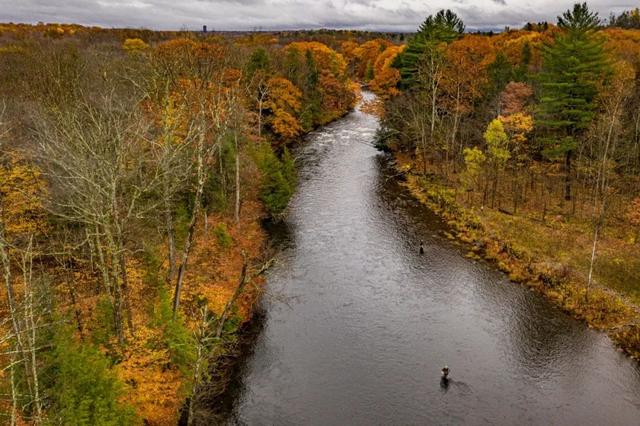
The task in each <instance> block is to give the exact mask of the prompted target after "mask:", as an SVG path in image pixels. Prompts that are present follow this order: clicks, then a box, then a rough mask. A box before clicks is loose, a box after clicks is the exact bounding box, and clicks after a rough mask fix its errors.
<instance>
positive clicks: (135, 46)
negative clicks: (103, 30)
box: [122, 38, 149, 52]
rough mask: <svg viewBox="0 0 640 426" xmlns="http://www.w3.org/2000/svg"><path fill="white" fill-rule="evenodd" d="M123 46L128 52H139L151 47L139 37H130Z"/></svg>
mask: <svg viewBox="0 0 640 426" xmlns="http://www.w3.org/2000/svg"><path fill="white" fill-rule="evenodd" d="M122 48H123V49H124V50H126V51H127V52H139V51H142V50H146V49H148V48H149V45H148V44H147V43H145V42H144V40H141V39H139V38H128V39H126V40H125V41H124V43H123V45H122Z"/></svg>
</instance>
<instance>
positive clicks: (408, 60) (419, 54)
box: [393, 9, 464, 88]
mask: <svg viewBox="0 0 640 426" xmlns="http://www.w3.org/2000/svg"><path fill="white" fill-rule="evenodd" d="M462 33H464V23H463V22H462V20H461V19H460V18H459V17H458V16H457V15H456V14H455V13H454V12H452V11H451V10H449V9H447V10H440V11H439V12H438V13H436V14H435V15H429V17H427V19H425V21H424V22H423V23H422V24H421V25H420V27H419V28H418V33H417V34H416V35H415V36H414V37H413V38H412V39H411V40H409V43H407V48H406V49H405V50H404V51H403V52H402V53H401V54H400V55H398V56H397V58H396V60H395V61H394V63H393V66H394V67H395V68H397V69H398V70H399V71H400V78H401V80H400V86H401V87H404V88H409V87H411V86H413V85H414V84H415V76H416V74H417V72H418V69H419V66H420V65H419V64H420V62H421V61H423V60H424V59H425V55H429V54H433V52H435V51H436V49H435V47H436V46H437V45H439V44H441V43H450V42H452V41H454V40H456V39H458V38H459V37H460V36H461V35H462Z"/></svg>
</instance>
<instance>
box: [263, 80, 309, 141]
mask: <svg viewBox="0 0 640 426" xmlns="http://www.w3.org/2000/svg"><path fill="white" fill-rule="evenodd" d="M267 86H268V88H269V90H268V93H267V97H266V100H265V102H264V108H265V109H267V110H270V111H271V114H272V116H271V119H270V124H271V129H272V130H273V132H274V133H275V134H277V135H279V136H281V137H283V138H285V139H291V138H294V137H296V136H298V135H299V134H300V133H301V132H302V127H300V123H299V122H298V119H297V118H296V117H295V114H296V113H297V112H299V111H300V108H301V107H302V104H301V102H300V101H301V98H302V92H300V90H299V89H298V88H297V87H296V86H295V85H294V84H293V83H291V82H290V81H289V80H287V79H286V78H282V77H273V78H271V79H269V81H268V82H267Z"/></svg>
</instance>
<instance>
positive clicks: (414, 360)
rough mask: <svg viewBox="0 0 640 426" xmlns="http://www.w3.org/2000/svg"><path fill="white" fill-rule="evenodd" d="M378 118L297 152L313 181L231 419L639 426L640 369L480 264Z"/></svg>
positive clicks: (321, 134)
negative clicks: (406, 171)
mask: <svg viewBox="0 0 640 426" xmlns="http://www.w3.org/2000/svg"><path fill="white" fill-rule="evenodd" d="M365 96H366V97H367V98H370V97H371V95H370V94H366V93H365ZM377 125H378V122H377V120H376V118H375V117H373V116H371V115H369V114H366V113H364V112H362V111H360V110H359V109H356V110H355V111H354V112H352V113H350V114H349V115H347V116H346V117H344V118H343V119H341V120H338V121H337V122H335V123H333V124H331V125H328V126H326V127H325V128H323V129H321V130H320V131H317V132H315V133H313V134H311V135H310V136H309V138H308V141H307V143H306V144H305V146H304V147H303V148H302V149H301V150H300V151H299V152H298V153H297V155H298V157H299V160H300V162H301V170H300V183H299V188H298V191H297V194H296V195H295V197H294V198H293V200H292V203H291V208H290V213H289V214H288V217H287V219H286V221H285V224H284V230H283V231H282V232H281V233H284V234H285V237H284V242H283V248H282V250H281V253H280V255H279V258H278V262H277V264H276V266H275V267H274V268H273V269H272V270H271V271H270V273H269V275H268V280H267V281H268V282H267V289H268V290H267V295H266V296H265V300H264V303H263V305H264V312H265V315H264V319H263V320H262V321H263V322H262V324H261V327H260V332H259V333H258V334H257V336H256V337H255V341H254V342H253V344H252V345H251V349H250V351H249V353H248V355H247V356H246V357H245V358H244V359H243V360H241V365H240V367H239V372H238V373H237V377H236V379H235V383H234V386H233V389H234V390H233V395H234V402H233V406H232V408H231V412H230V413H229V418H228V423H229V424H247V425H413V424H416V425H424V424H505V425H509V424H541V425H548V424H557V425H564V424H566V425H573V424H582V425H591V424H593V425H604V424H607V425H638V424H640V368H639V367H638V365H637V364H636V363H635V362H633V361H631V360H630V359H628V358H626V357H625V356H623V355H622V354H620V353H619V352H617V351H616V350H615V348H614V347H613V346H612V344H611V342H610V340H609V339H608V338H607V336H606V335H604V334H602V333H598V332H595V331H592V330H590V329H588V328H587V327H586V326H585V325H584V324H583V323H581V322H578V321H576V320H573V319H572V318H570V317H569V316H567V315H566V314H564V313H562V312H561V311H560V310H559V309H557V308H555V307H554V306H552V305H551V304H550V303H548V302H547V301H546V300H544V299H543V298H542V297H541V296H540V295H538V294H536V293H534V292H532V291H530V290H529V289H527V288H526V287H524V286H522V285H517V284H513V283H510V282H509V281H508V280H507V279H506V277H505V276H504V275H503V274H502V273H499V272H497V271H495V270H494V269H493V268H491V267H490V266H489V265H487V264H485V263H483V262H474V261H471V260H469V259H466V258H465V257H464V254H465V251H464V250H463V249H461V248H459V247H458V246H456V245H455V244H454V243H452V242H450V241H448V240H447V239H446V238H444V237H443V236H442V230H443V229H444V227H443V224H442V223H441V222H440V221H439V220H438V218H436V217H435V216H434V215H433V214H431V213H430V212H429V211H427V210H426V209H424V208H423V207H421V206H418V205H416V203H415V202H414V201H413V200H412V199H411V197H409V196H408V194H407V193H406V192H405V191H403V190H402V189H401V188H400V187H399V186H398V184H397V182H395V180H394V179H391V178H389V174H390V170H389V166H388V163H389V159H388V158H386V157H385V156H384V155H383V154H380V153H379V152H378V151H376V150H375V149H374V148H373V147H372V145H371V141H372V139H373V136H374V134H375V130H376V127H377ZM420 241H424V246H425V253H424V254H423V255H420V254H419V251H418V247H419V243H420ZM445 364H448V366H449V367H450V369H451V375H450V377H451V380H450V381H449V383H448V386H444V384H442V383H441V381H440V369H441V368H442V366H443V365H445Z"/></svg>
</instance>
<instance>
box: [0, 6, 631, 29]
mask: <svg viewBox="0 0 640 426" xmlns="http://www.w3.org/2000/svg"><path fill="white" fill-rule="evenodd" d="M572 4H573V1H566V0H563V1H558V0H453V1H451V0H431V1H430V2H429V4H426V2H425V1H424V0H17V1H16V0H0V21H5V22H8V21H12V22H33V23H35V22H38V21H43V22H74V23H80V24H85V25H100V26H106V27H145V28H152V29H180V28H185V27H186V28H190V29H197V28H200V27H201V26H202V25H205V24H206V25H207V26H208V27H209V28H211V29H217V30H251V29H257V28H260V29H297V28H320V27H326V28H355V29H369V30H392V31H413V30H414V29H415V28H416V27H417V25H418V24H419V23H420V22H422V20H424V18H425V17H426V16H427V15H429V14H430V13H433V12H435V11H437V10H438V9H441V8H451V9H453V10H455V11H456V12H457V13H458V14H459V15H460V16H461V17H462V18H463V19H464V21H465V23H466V25H467V28H469V29H479V28H480V29H488V28H502V27H504V26H520V25H522V24H524V23H525V22H528V21H542V20H547V21H550V22H555V20H556V16H558V15H559V14H561V13H562V12H563V11H564V10H566V9H568V8H570V7H571V6H572ZM589 5H590V7H591V8H593V9H594V10H597V11H598V12H599V13H600V16H601V17H603V18H606V17H608V16H609V13H610V12H612V11H613V12H619V11H621V10H624V9H629V8H631V7H636V6H637V2H636V1H634V0H616V1H612V0H592V1H590V2H589Z"/></svg>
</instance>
